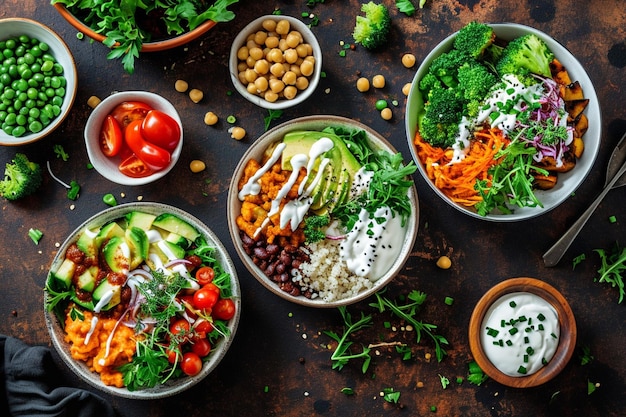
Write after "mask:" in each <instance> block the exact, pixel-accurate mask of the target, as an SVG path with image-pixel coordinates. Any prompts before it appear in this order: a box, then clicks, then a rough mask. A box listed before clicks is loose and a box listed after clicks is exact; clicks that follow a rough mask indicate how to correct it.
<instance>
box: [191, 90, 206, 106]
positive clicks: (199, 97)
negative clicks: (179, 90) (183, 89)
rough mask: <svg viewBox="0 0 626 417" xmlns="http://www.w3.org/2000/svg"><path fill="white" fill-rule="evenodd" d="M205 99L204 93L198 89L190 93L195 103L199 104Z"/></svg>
mask: <svg viewBox="0 0 626 417" xmlns="http://www.w3.org/2000/svg"><path fill="white" fill-rule="evenodd" d="M203 97H204V93H203V92H202V91H200V90H198V89H197V88H192V89H191V91H189V98H190V99H191V101H193V102H194V103H199V102H200V101H202V98H203Z"/></svg>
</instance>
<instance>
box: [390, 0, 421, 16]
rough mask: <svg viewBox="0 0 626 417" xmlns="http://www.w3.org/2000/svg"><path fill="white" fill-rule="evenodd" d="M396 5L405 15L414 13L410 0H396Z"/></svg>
mask: <svg viewBox="0 0 626 417" xmlns="http://www.w3.org/2000/svg"><path fill="white" fill-rule="evenodd" d="M396 7H397V8H398V11H399V12H401V13H404V14H406V15H407V16H413V14H414V13H415V6H414V5H413V2H412V1H411V0H396ZM420 8H421V7H420Z"/></svg>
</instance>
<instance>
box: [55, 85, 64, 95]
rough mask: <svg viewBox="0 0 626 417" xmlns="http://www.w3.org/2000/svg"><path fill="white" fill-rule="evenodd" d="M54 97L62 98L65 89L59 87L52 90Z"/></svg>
mask: <svg viewBox="0 0 626 417" xmlns="http://www.w3.org/2000/svg"><path fill="white" fill-rule="evenodd" d="M54 94H55V97H63V96H65V88H63V87H59V88H57V89H55V90H54Z"/></svg>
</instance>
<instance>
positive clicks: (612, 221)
mask: <svg viewBox="0 0 626 417" xmlns="http://www.w3.org/2000/svg"><path fill="white" fill-rule="evenodd" d="M609 223H617V217H615V216H609Z"/></svg>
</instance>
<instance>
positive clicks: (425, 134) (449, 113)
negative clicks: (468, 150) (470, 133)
mask: <svg viewBox="0 0 626 417" xmlns="http://www.w3.org/2000/svg"><path fill="white" fill-rule="evenodd" d="M463 106H464V101H463V99H462V97H461V95H460V94H459V90H456V89H453V88H433V89H432V90H430V93H429V94H428V100H427V102H426V104H425V105H424V113H423V115H422V117H421V118H420V120H419V131H420V135H422V138H423V139H424V140H425V141H426V142H428V143H430V144H431V145H433V146H438V147H442V148H447V147H449V146H452V145H453V144H454V142H455V141H456V137H457V135H458V133H459V123H460V122H461V118H462V116H463V113H462V111H463Z"/></svg>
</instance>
